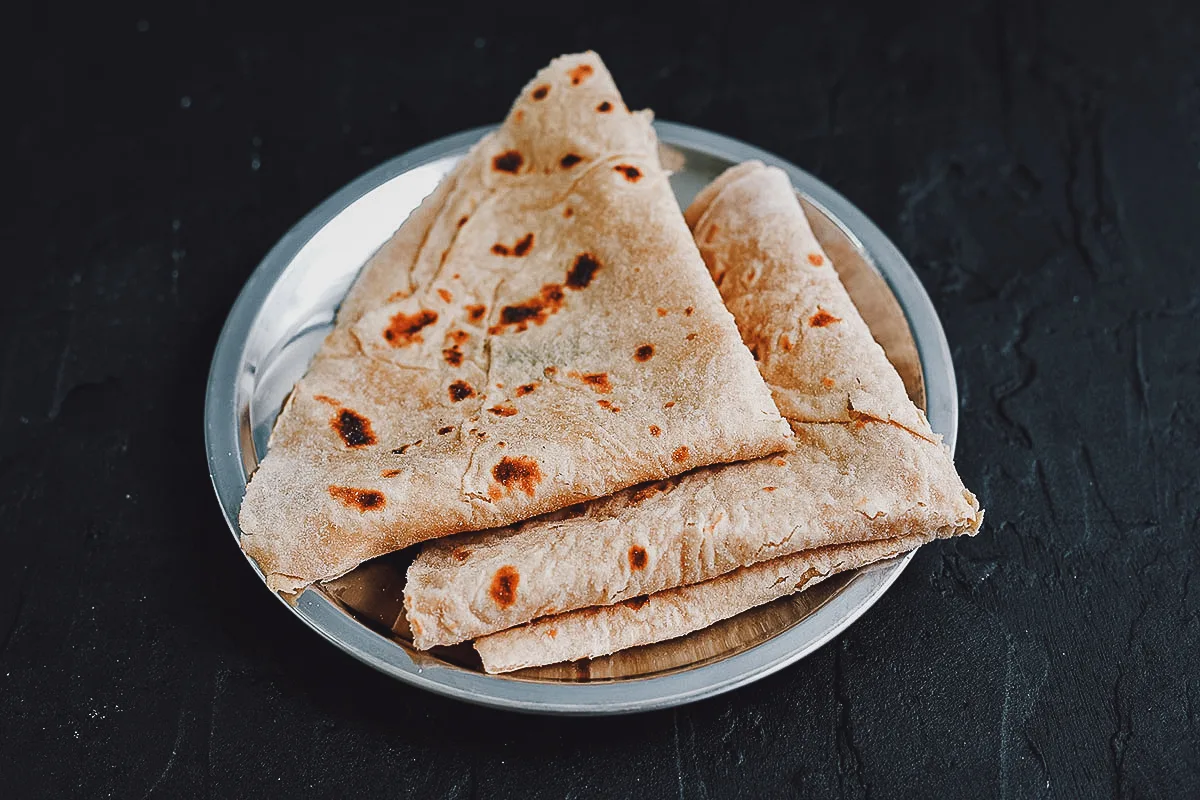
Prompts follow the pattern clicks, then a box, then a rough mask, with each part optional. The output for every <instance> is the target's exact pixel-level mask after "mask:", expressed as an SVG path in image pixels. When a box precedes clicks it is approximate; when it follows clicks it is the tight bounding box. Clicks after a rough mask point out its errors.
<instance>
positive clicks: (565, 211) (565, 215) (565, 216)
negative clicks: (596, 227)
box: [563, 206, 575, 219]
mask: <svg viewBox="0 0 1200 800" xmlns="http://www.w3.org/2000/svg"><path fill="white" fill-rule="evenodd" d="M574 213H575V209H573V208H571V207H570V206H567V207H566V208H564V209H563V219H570V218H571V215H572V214H574Z"/></svg>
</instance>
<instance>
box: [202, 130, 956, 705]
mask: <svg viewBox="0 0 1200 800" xmlns="http://www.w3.org/2000/svg"><path fill="white" fill-rule="evenodd" d="M655 127H656V129H657V131H658V135H659V138H660V140H661V142H662V143H663V146H664V150H663V161H664V164H665V165H666V166H667V167H668V168H670V169H672V170H673V171H674V174H673V175H672V178H671V185H672V187H673V189H674V190H675V193H676V196H677V197H678V199H679V202H680V204H681V206H684V207H686V205H687V203H689V202H690V201H691V199H692V197H693V196H694V195H695V194H696V192H698V191H699V190H700V188H701V187H702V186H704V185H705V184H706V183H708V182H709V181H711V180H712V179H713V178H715V177H716V176H717V175H718V174H720V173H721V172H722V171H723V170H724V169H726V168H727V167H729V166H731V165H733V164H736V163H738V162H740V161H745V160H747V159H759V160H761V161H764V162H766V163H767V164H773V165H775V166H778V167H780V168H782V169H783V170H784V171H785V172H787V173H788V175H789V176H790V177H791V180H792V183H793V185H794V186H795V187H796V189H797V191H798V192H799V194H800V196H801V199H802V200H803V201H804V204H805V208H806V211H807V212H808V216H809V218H810V220H812V222H813V226H814V229H815V231H816V232H817V235H818V238H819V239H820V240H821V242H822V244H823V245H824V246H825V248H826V250H827V252H828V253H829V255H830V257H831V260H832V261H833V262H834V264H835V266H836V267H837V269H838V272H839V274H840V275H841V276H842V279H843V281H844V282H845V283H846V286H847V289H848V290H849V291H850V294H851V296H852V297H853V299H854V301H855V303H856V305H858V307H859V309H860V311H862V313H863V316H864V318H865V319H866V320H867V323H868V325H870V327H871V330H872V333H873V334H874V335H875V337H876V339H877V340H878V341H879V342H880V344H882V345H883V346H884V349H885V350H886V351H887V353H888V356H889V358H890V359H891V360H892V362H893V364H895V365H896V367H897V369H898V371H899V372H900V373H901V375H902V377H904V379H905V386H906V388H907V389H908V391H909V395H910V396H911V397H912V398H913V399H914V401H915V402H917V403H918V405H921V406H923V407H924V408H925V409H926V413H927V415H928V417H929V421H930V424H931V425H932V426H933V429H934V430H935V431H937V432H938V433H941V434H942V435H943V436H944V437H945V441H946V443H947V444H948V445H949V446H950V447H951V448H953V446H954V440H955V434H956V433H957V428H958V397H957V391H956V388H955V382H954V371H953V366H952V364H951V361H950V351H949V348H948V347H947V345H946V339H945V336H944V334H943V333H942V329H941V325H940V324H939V322H938V319H937V316H936V314H935V312H934V309H933V306H932V304H931V303H930V301H929V297H928V295H926V293H925V291H924V289H923V288H922V287H921V284H920V282H919V281H918V280H917V277H916V275H915V274H914V273H913V271H912V268H911V267H910V266H909V265H908V263H907V262H906V261H905V260H904V257H903V256H902V255H901V254H900V252H899V251H898V250H897V249H896V248H895V246H894V245H892V243H891V242H890V241H888V239H887V238H886V237H885V236H884V235H883V233H882V232H881V231H880V230H879V229H878V228H877V227H875V225H874V224H872V223H871V221H870V220H868V219H867V218H866V217H865V216H863V214H862V213H861V212H860V211H858V209H856V208H855V207H854V206H852V205H851V204H850V203H849V202H848V201H847V200H846V199H845V198H843V197H842V196H841V195H839V194H838V193H837V192H835V191H834V190H833V189H831V188H829V187H828V186H826V185H825V184H824V183H821V182H820V181H819V180H817V179H816V178H814V177H813V176H811V175H809V174H808V173H807V172H805V171H803V170H801V169H800V168H798V167H796V166H794V165H792V164H789V163H788V162H786V161H784V160H783V159H780V158H778V157H776V156H773V155H771V154H770V153H767V152H764V151H762V150H759V149H758V148H755V147H751V146H750V145H747V144H744V143H742V142H738V141H736V140H733V139H729V138H726V137H724V136H719V135H717V134H713V133H709V132H707V131H702V130H699V129H696V128H692V127H688V126H685V125H676V124H671V123H666V122H659V123H657V124H656V125H655ZM488 130H490V128H478V129H475V130H471V131H465V132H463V133H459V134H455V135H454V136H449V137H447V138H445V139H441V140H439V141H436V142H433V143H431V144H428V145H425V146H424V147H420V148H417V149H416V150H413V151H411V152H409V153H407V154H405V155H402V156H399V157H398V158H395V159H392V160H391V161H388V162H387V163H385V164H383V165H381V166H379V167H377V168H375V169H373V170H371V171H370V172H368V173H367V174H365V175H363V176H362V177H360V178H358V179H357V180H355V181H353V182H351V183H350V184H349V185H347V186H345V187H344V188H343V189H341V190H340V191H338V192H337V193H335V194H334V195H333V196H332V197H330V198H329V199H328V200H326V201H325V202H324V203H322V204H321V205H320V206H318V207H317V208H316V209H315V210H314V211H312V212H311V213H310V214H309V215H308V216H306V217H305V218H304V219H302V220H301V221H300V222H299V223H298V224H297V225H296V226H295V227H294V228H293V229H292V230H291V231H289V232H288V233H287V234H286V235H285V236H284V237H283V239H281V240H280V242H279V243H278V244H277V245H276V246H275V247H274V248H273V249H272V250H271V252H270V253H268V254H267V257H266V258H265V259H264V260H263V262H262V263H261V264H260V265H259V267H258V269H256V270H255V271H254V274H253V275H251V277H250V280H249V281H248V282H247V283H246V286H245V288H244V289H243V290H242V292H241V294H240V295H239V297H238V299H237V302H235V303H234V306H233V310H232V311H231V312H230V314H229V319H228V320H227V321H226V323H225V327H224V330H223V331H222V332H221V337H220V340H219V341H218V343H217V349H216V353H215V355H214V357H213V363H212V368H211V371H210V373H209V380H208V392H207V397H206V401H205V412H204V416H205V443H206V446H207V449H208V463H209V473H210V475H211V477H212V481H213V486H214V488H215V489H216V493H217V499H218V500H219V502H220V504H221V508H222V510H223V511H224V513H225V518H226V520H227V522H228V523H229V527H230V529H231V530H232V531H233V534H234V536H235V537H237V536H239V535H240V532H239V529H238V524H237V516H238V509H239V507H240V504H241V500H242V495H243V492H244V491H245V486H246V482H247V481H248V479H249V476H250V474H251V473H252V472H253V470H254V468H255V466H256V465H257V464H258V461H259V460H260V458H261V457H262V455H263V454H264V453H265V452H266V442H267V437H268V435H269V433H270V429H271V426H272V424H273V422H274V420H275V417H276V415H277V414H278V412H279V408H280V406H281V404H282V402H283V400H284V398H285V397H286V396H287V394H288V392H290V391H291V388H292V386H293V385H294V383H295V382H296V381H297V380H298V379H299V378H300V376H301V375H302V374H303V372H304V370H305V369H306V368H307V365H308V362H309V359H310V358H311V357H312V355H313V353H315V352H316V349H317V348H318V347H319V346H320V344H321V341H322V340H323V339H324V336H325V334H326V333H327V332H328V331H329V329H330V328H331V327H332V325H333V319H334V313H335V311H336V310H337V306H338V304H339V303H340V302H341V299H342V297H343V296H344V295H345V293H346V291H347V290H348V288H349V286H350V284H351V282H352V281H353V280H354V278H355V276H356V274H357V273H358V270H359V268H360V267H361V266H362V264H363V263H364V262H365V261H366V260H367V259H368V258H369V257H370V256H371V254H372V253H373V252H374V251H375V250H376V249H377V248H378V247H379V245H381V244H382V243H383V242H384V241H385V240H386V239H387V238H388V237H389V236H390V235H391V234H392V233H393V232H394V231H395V229H396V228H397V227H398V226H399V224H400V222H401V221H403V219H404V218H405V217H406V216H407V215H408V213H409V212H410V211H411V210H412V209H414V208H415V207H416V206H417V204H418V203H419V202H420V201H421V199H422V198H423V197H424V196H425V195H426V194H428V193H429V192H431V191H432V190H433V188H434V187H435V186H436V185H437V183H438V181H439V180H441V178H442V176H444V175H445V174H446V173H448V172H449V171H450V170H451V168H452V167H453V166H454V164H455V163H456V162H457V161H458V160H459V159H460V158H461V157H462V156H463V155H464V154H465V153H466V152H467V150H468V149H469V148H470V147H471V145H472V144H474V143H475V142H476V141H478V140H479V138H480V137H482V136H483V135H484V134H485V133H487V132H488ZM889 290H890V291H889ZM402 558H403V557H402V556H401V557H399V558H396V557H384V558H383V559H377V560H376V561H375V562H369V563H368V564H366V565H364V566H362V567H360V568H359V569H357V570H355V571H354V572H352V573H350V575H349V576H346V577H345V578H342V579H339V581H336V582H334V583H332V584H329V585H326V586H321V587H316V588H310V589H308V590H307V591H305V592H303V593H302V594H301V595H300V596H299V597H298V598H294V599H293V600H292V601H291V602H289V603H288V606H289V608H291V609H292V611H293V612H294V613H295V614H296V616H298V617H299V618H300V619H301V620H303V621H304V622H305V623H306V624H307V625H308V626H309V627H311V628H312V629H313V630H315V631H316V632H318V633H319V634H321V635H322V636H324V637H325V638H326V639H328V640H329V641H330V642H332V643H333V644H335V645H337V646H338V647H340V648H341V649H343V650H345V651H346V652H347V653H350V654H351V655H353V656H354V657H355V658H358V659H359V660H361V661H363V662H364V663H366V664H369V665H370V666H372V667H374V668H376V669H378V670H380V671H382V672H385V673H387V674H389V675H392V676H394V677H396V678H399V679H400V680H403V681H405V682H406V683H411V684H413V685H415V686H419V687H421V688H424V689H429V690H430V691H434V692H437V693H439V694H444V695H447V696H450V697H456V698H459V699H461V700H467V701H470V702H475V703H480V704H483V705H489V706H496V707H502V708H509V709H516V710H521V711H532V712H542V713H557V714H616V713H626V712H632V711H643V710H648V709H655V708H666V707H669V706H674V705H679V704H681V703H687V702H691V701H693V700H698V699H700V698H703V697H709V696H712V695H715V694H719V693H721V692H725V691H728V690H730V689H733V688H736V687H738V686H741V685H743V684H746V683H749V682H750V681H753V680H757V679H758V678H762V677H764V676H766V675H769V674H771V673H772V672H775V671H776V670H778V669H781V668H783V667H785V666H787V665H788V664H791V663H792V662H794V661H796V660H798V659H800V658H803V657H804V656H806V655H808V654H809V653H811V652H812V651H813V650H815V649H817V648H818V647H820V646H821V645H822V644H824V643H825V642H827V641H829V640H830V639H831V638H833V637H834V636H836V635H837V634H838V633H840V632H841V631H842V630H844V629H845V628H846V627H847V626H848V625H850V624H851V623H852V622H854V620H856V619H857V618H858V617H859V616H861V615H862V614H863V613H864V612H865V611H866V610H867V609H868V608H870V607H871V605H872V604H873V603H874V602H875V601H876V600H878V599H879V597H880V596H881V595H882V594H883V593H884V592H885V591H886V590H887V588H888V587H889V586H890V585H891V584H892V582H893V581H895V580H896V578H897V577H898V576H899V575H900V573H901V572H902V571H903V569H904V567H905V566H906V565H907V563H908V561H909V560H910V559H911V554H910V555H909V556H905V557H901V558H899V559H894V560H892V561H889V562H883V563H880V564H875V565H872V566H870V567H866V568H864V569H861V570H858V571H857V572H854V573H848V574H847V575H844V576H838V577H837V578H833V579H830V580H828V581H825V582H824V583H822V584H819V585H818V586H816V587H815V588H813V589H810V590H809V591H806V592H802V593H800V594H797V595H793V596H792V597H787V598H783V599H781V600H778V601H776V602H774V603H771V604H769V605H767V606H763V607H761V608H758V609H752V610H751V611H747V612H746V613H744V614H741V615H739V616H737V617H734V618H733V619H731V620H726V621H725V622H722V623H719V624H718V625H715V626H713V627H711V628H708V629H706V630H704V631H698V632H696V633H693V634H690V635H689V636H686V637H682V638H681V639H676V640H673V641H671V642H663V643H660V644H657V645H650V646H647V647H639V648H634V649H633V650H628V651H625V652H623V653H617V654H615V655H614V656H609V657H607V658H604V659H594V660H592V661H591V662H586V663H581V664H575V665H565V666H564V665H560V666H557V667H550V668H541V669H537V670H524V671H521V672H517V673H513V674H511V675H506V676H505V675H502V676H492V675H487V674H485V673H483V672H482V671H481V669H480V667H479V664H478V661H477V659H473V658H472V657H473V651H471V650H470V649H469V648H448V649H444V650H436V651H431V652H430V653H420V652H417V651H415V650H414V649H413V648H412V647H411V644H410V643H409V642H408V641H407V639H406V635H405V634H406V631H405V627H404V622H403V614H402V613H401V606H400V601H401V600H400V598H401V592H402V588H403V587H402V580H403V560H402ZM250 564H251V566H253V567H254V569H255V571H256V572H257V571H258V568H257V565H255V564H254V563H253V562H252V561H251V562H250ZM259 577H260V578H261V577H262V574H261V572H259Z"/></svg>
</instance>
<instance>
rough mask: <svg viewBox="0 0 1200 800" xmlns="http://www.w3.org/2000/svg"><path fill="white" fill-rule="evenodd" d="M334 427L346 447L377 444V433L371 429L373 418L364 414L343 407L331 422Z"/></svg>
mask: <svg viewBox="0 0 1200 800" xmlns="http://www.w3.org/2000/svg"><path fill="white" fill-rule="evenodd" d="M329 424H330V425H332V426H333V429H334V430H335V431H337V432H338V436H341V437H342V441H343V442H345V443H346V447H366V446H368V445H372V444H375V433H374V432H373V431H372V430H371V420H369V419H367V418H366V417H364V416H363V415H362V414H359V413H356V412H354V411H351V410H350V409H348V408H343V409H341V410H340V411H338V414H337V416H336V417H334V418H333V419H332V420H331V421H330V423H329Z"/></svg>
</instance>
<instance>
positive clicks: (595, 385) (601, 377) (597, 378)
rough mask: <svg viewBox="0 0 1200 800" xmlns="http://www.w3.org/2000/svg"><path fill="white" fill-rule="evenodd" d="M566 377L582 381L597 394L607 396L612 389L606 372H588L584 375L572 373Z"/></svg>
mask: <svg viewBox="0 0 1200 800" xmlns="http://www.w3.org/2000/svg"><path fill="white" fill-rule="evenodd" d="M567 377H569V378H576V379H578V380H581V381H583V382H584V383H586V384H587V385H588V386H590V387H591V389H592V391H593V392H596V393H597V394H608V393H609V392H611V391H612V389H613V387H612V383H611V382H609V380H608V373H607V372H589V373H587V374H586V375H585V374H583V373H579V372H574V371H572V372H568V373H567Z"/></svg>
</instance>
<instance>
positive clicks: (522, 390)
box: [517, 381, 538, 397]
mask: <svg viewBox="0 0 1200 800" xmlns="http://www.w3.org/2000/svg"><path fill="white" fill-rule="evenodd" d="M537 387H538V384H537V381H534V382H533V383H523V384H521V385H520V386H518V387H517V397H524V396H525V395H527V394H529V393H530V392H532V391H533V390H534V389H536V388H537Z"/></svg>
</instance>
